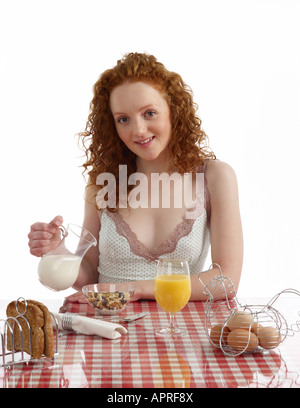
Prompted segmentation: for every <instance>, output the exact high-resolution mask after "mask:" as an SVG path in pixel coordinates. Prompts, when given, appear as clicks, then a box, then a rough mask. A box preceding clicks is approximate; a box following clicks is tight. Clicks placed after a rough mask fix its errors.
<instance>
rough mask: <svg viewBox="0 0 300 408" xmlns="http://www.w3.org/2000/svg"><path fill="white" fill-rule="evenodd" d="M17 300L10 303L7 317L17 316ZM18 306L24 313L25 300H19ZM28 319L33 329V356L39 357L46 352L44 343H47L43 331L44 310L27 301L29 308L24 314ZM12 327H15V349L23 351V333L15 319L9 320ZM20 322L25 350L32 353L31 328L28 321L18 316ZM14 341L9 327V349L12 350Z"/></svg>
mask: <svg viewBox="0 0 300 408" xmlns="http://www.w3.org/2000/svg"><path fill="white" fill-rule="evenodd" d="M16 303H17V302H16V301H13V302H11V303H9V305H8V306H7V308H6V315H7V317H10V316H12V317H17V316H18V314H19V313H18V311H17V308H16ZM18 308H19V311H20V313H23V312H24V310H25V304H24V302H18ZM24 317H25V318H26V319H27V321H28V323H29V324H30V329H31V344H32V358H35V359H38V358H41V357H42V356H43V353H44V343H45V335H44V331H43V326H44V315H43V312H42V310H41V309H40V308H39V307H38V306H37V305H34V304H32V303H29V302H27V310H26V313H25V315H24ZM8 322H9V324H10V326H11V327H14V350H15V351H21V350H22V347H21V335H20V330H19V327H18V325H17V323H15V325H14V324H13V322H14V321H13V319H9V320H8ZM18 322H19V323H20V325H21V328H22V333H23V350H24V351H25V352H26V353H28V354H30V334H29V328H28V325H27V323H26V321H25V320H24V319H23V318H22V317H19V318H18ZM12 347H13V345H12V341H11V334H10V330H9V328H7V349H8V350H12Z"/></svg>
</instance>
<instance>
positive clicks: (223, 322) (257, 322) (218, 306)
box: [198, 263, 300, 356]
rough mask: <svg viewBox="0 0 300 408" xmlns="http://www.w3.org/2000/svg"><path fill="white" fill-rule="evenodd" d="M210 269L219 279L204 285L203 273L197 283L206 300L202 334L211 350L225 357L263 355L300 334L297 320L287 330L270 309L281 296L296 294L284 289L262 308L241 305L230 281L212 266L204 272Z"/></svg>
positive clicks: (277, 314)
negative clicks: (256, 353) (287, 338)
mask: <svg viewBox="0 0 300 408" xmlns="http://www.w3.org/2000/svg"><path fill="white" fill-rule="evenodd" d="M213 268H217V269H218V270H219V276H215V277H214V278H212V279H211V280H210V281H209V283H208V284H207V285H204V283H203V282H202V280H201V277H200V275H201V273H204V272H201V273H200V274H199V275H198V279H199V281H200V282H201V284H202V285H203V286H204V289H203V293H204V294H205V295H206V296H208V298H207V301H206V303H205V306H204V309H205V332H206V335H207V337H208V339H209V340H210V342H211V344H212V345H213V346H214V347H216V348H218V349H221V350H222V351H223V353H224V354H226V355H229V356H238V355H240V354H243V353H253V352H265V351H266V350H270V349H274V348H276V347H277V346H279V344H281V343H282V342H283V341H284V340H285V339H286V337H287V336H294V334H295V333H296V332H299V331H300V319H299V320H296V322H295V323H293V324H292V325H290V326H288V323H287V320H286V318H285V317H284V316H283V315H282V313H281V312H280V311H279V310H277V309H276V308H275V307H274V304H275V302H276V301H277V300H278V299H279V297H280V296H282V295H283V294H290V295H296V296H299V297H300V292H299V291H297V290H295V289H285V290H283V291H281V292H280V293H277V294H276V295H275V296H274V297H273V298H272V299H271V300H270V301H269V302H268V303H267V304H265V305H248V304H246V305H242V304H241V303H240V302H239V300H238V298H237V296H236V291H235V288H234V285H233V283H232V281H231V279H229V278H227V277H225V276H223V274H222V270H221V267H220V265H218V264H216V263H213V264H212V265H211V266H210V267H209V269H208V271H209V270H211V269H213ZM205 272H206V271H205ZM297 316H300V311H298V315H297Z"/></svg>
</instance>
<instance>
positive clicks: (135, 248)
mask: <svg viewBox="0 0 300 408" xmlns="http://www.w3.org/2000/svg"><path fill="white" fill-rule="evenodd" d="M106 215H107V216H108V217H110V218H111V219H112V220H113V221H114V224H115V226H116V229H117V232H118V234H119V235H121V236H123V237H124V238H126V239H127V241H128V243H129V246H130V249H131V251H132V252H133V253H134V254H135V255H138V256H141V257H143V258H146V259H148V260H149V261H156V260H158V258H159V257H160V256H161V255H163V254H166V253H170V252H173V251H174V250H175V249H176V246H177V243H178V241H179V240H180V239H181V238H183V237H185V236H187V235H188V234H189V233H190V232H191V230H192V228H193V225H194V222H195V219H191V220H183V221H182V222H180V223H179V224H178V225H177V227H176V228H175V230H174V231H173V232H172V233H171V234H170V236H169V238H168V239H166V240H165V241H164V242H163V243H162V244H161V245H160V246H159V247H158V248H155V249H152V250H150V249H149V248H147V247H146V246H145V245H144V244H143V243H142V242H141V241H140V240H139V239H138V238H137V236H136V234H135V233H134V232H133V231H132V229H131V228H130V225H129V224H127V222H126V221H125V220H124V219H123V218H122V216H121V215H120V214H119V213H117V212H116V213H112V212H110V211H106Z"/></svg>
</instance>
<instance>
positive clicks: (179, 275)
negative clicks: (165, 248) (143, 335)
mask: <svg viewBox="0 0 300 408" xmlns="http://www.w3.org/2000/svg"><path fill="white" fill-rule="evenodd" d="M154 296H155V299H156V301H157V303H158V304H159V306H160V307H161V308H162V309H164V310H165V311H166V312H168V313H169V318H170V320H169V324H168V326H167V327H164V328H162V329H160V330H157V331H156V334H158V335H160V336H164V337H173V336H183V335H184V334H185V333H186V330H184V329H181V328H179V327H177V325H176V322H175V313H177V312H179V311H180V310H181V309H183V308H184V306H185V305H186V304H187V302H188V301H189V299H190V296H191V280H190V269H189V264H188V262H187V261H186V260H184V259H170V258H163V259H160V260H159V261H158V264H157V270H156V277H155V282H154Z"/></svg>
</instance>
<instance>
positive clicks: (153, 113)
mask: <svg viewBox="0 0 300 408" xmlns="http://www.w3.org/2000/svg"><path fill="white" fill-rule="evenodd" d="M155 113H156V112H154V111H148V112H146V116H147V117H148V118H152V117H153V116H154V115H155Z"/></svg>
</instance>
